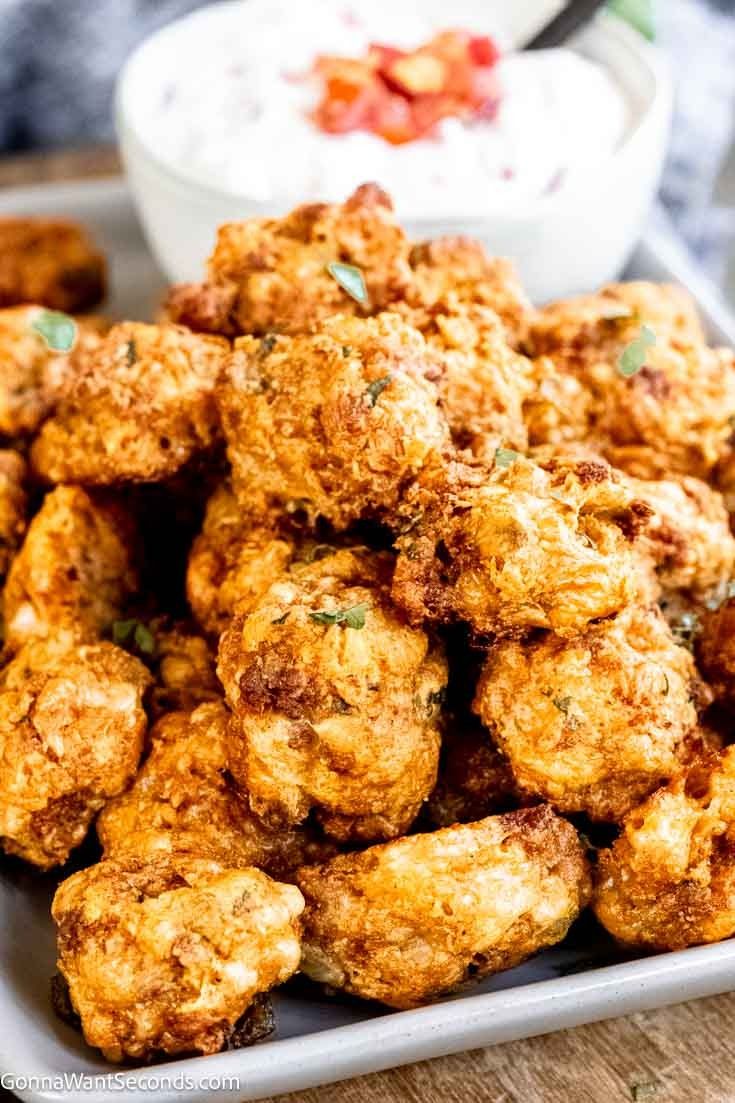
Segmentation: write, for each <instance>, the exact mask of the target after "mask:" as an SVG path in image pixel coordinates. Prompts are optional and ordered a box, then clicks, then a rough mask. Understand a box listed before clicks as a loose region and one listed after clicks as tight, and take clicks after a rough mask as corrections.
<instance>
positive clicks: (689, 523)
mask: <svg viewBox="0 0 735 1103" xmlns="http://www.w3.org/2000/svg"><path fill="white" fill-rule="evenodd" d="M631 486H632V489H633V490H634V492H635V494H636V497H638V498H640V500H641V501H642V502H645V503H646V505H648V506H649V507H650V508H651V510H652V511H653V512H652V516H651V518H650V519H649V520H648V522H647V523H646V527H645V532H644V537H643V545H644V546H645V547H646V550H647V551H648V552H649V553H650V555H651V556H652V558H653V561H654V563H655V564H656V570H657V575H658V579H659V582H660V584H661V586H662V588H663V590H664V593H665V594H668V593H670V592H671V591H675V590H681V591H684V592H686V593H688V594H690V595H691V596H692V597H693V598H694V599H695V600H704V599H706V598H707V597H708V595H710V594H717V593H718V592H720V591H721V590H722V589H723V587H724V586H725V585H726V583H727V582H728V580H729V579H730V576H731V575H732V574H733V572H734V570H735V539H734V538H733V536H732V534H731V532H730V525H729V517H728V513H727V510H726V508H725V503H724V501H723V499H722V495H721V494H719V493H718V492H717V491H716V490H713V489H712V487H710V486H708V485H707V483H704V482H702V481H701V480H700V479H693V478H690V477H688V476H686V475H679V476H677V477H676V479H661V480H657V481H644V480H641V479H637V480H632V479H631Z"/></svg>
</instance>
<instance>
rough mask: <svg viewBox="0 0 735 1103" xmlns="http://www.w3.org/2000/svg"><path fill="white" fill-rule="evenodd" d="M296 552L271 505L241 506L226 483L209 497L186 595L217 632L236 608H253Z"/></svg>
mask: <svg viewBox="0 0 735 1103" xmlns="http://www.w3.org/2000/svg"><path fill="white" fill-rule="evenodd" d="M295 552H296V541H295V540H293V539H289V537H288V536H287V534H286V532H285V531H284V529H283V526H279V524H278V518H277V517H276V516H274V513H273V510H268V509H267V508H266V507H263V508H262V509H258V508H257V507H251V509H247V508H243V507H242V506H240V505H239V504H238V501H237V498H236V497H235V495H234V494H233V492H232V489H231V487H230V485H229V483H222V484H221V486H219V487H218V488H217V489H216V490H215V492H214V494H213V495H212V496H211V498H210V499H209V501H208V502H207V509H206V513H205V515H204V524H203V525H202V531H201V532H200V534H199V535H198V536H197V538H196V539H195V541H194V543H193V545H192V548H191V552H190V554H189V562H188V566H187V571H186V596H187V598H188V600H189V605H190V606H191V609H192V612H193V614H194V616H195V617H196V619H197V621H198V622H199V624H200V625H201V626H202V628H203V629H204V631H205V632H209V633H211V634H212V635H219V634H220V632H222V631H223V630H224V629H225V628H226V627H227V625H228V624H229V622H230V620H231V618H232V615H233V613H234V611H235V609H236V608H238V609H239V610H240V612H244V613H247V612H249V610H250V608H251V607H252V606H253V605H254V604H255V602H256V601H257V600H258V598H260V597H261V596H262V595H263V594H264V593H265V591H266V590H267V589H268V587H269V586H270V585H271V583H272V582H274V581H275V579H276V578H277V577H278V576H279V574H281V572H282V571H284V570H286V568H287V567H288V565H289V564H290V563H291V561H292V559H293V557H294V555H295Z"/></svg>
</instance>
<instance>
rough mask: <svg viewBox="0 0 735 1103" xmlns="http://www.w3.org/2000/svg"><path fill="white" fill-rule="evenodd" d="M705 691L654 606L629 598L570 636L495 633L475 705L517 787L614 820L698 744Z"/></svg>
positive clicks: (563, 807) (669, 774)
mask: <svg viewBox="0 0 735 1103" xmlns="http://www.w3.org/2000/svg"><path fill="white" fill-rule="evenodd" d="M700 693H701V694H704V693H705V691H704V690H703V687H702V686H701V683H699V682H698V680H697V674H696V669H695V666H694V661H693V659H692V656H691V655H690V653H689V652H688V651H687V650H686V649H685V648H684V647H680V646H678V645H677V644H676V643H675V641H674V638H673V636H672V634H671V630H670V628H669V626H668V625H667V623H666V621H665V620H664V618H663V615H662V614H661V612H660V611H659V609H658V608H657V607H656V606H650V607H647V608H642V607H636V606H630V607H628V608H627V609H625V610H623V611H622V612H621V613H619V614H618V616H617V617H615V618H613V619H609V620H604V621H601V622H600V623H599V624H592V625H589V626H588V627H587V628H586V629H585V630H584V631H583V632H582V633H580V635H578V636H576V637H574V638H573V639H561V638H560V637H558V636H555V635H552V634H550V633H546V634H544V635H543V636H541V637H540V638H538V639H531V640H528V641H515V640H512V641H511V640H509V641H505V642H503V643H500V644H498V645H497V646H496V647H494V648H493V649H492V650H491V651H490V653H489V655H488V658H487V663H486V665H485V668H484V670H483V673H482V675H481V677H480V681H479V683H478V687H477V694H476V697H475V703H474V709H475V712H476V713H477V714H478V715H479V717H480V719H481V720H482V722H483V724H485V726H486V727H487V729H488V731H489V733H490V735H491V736H492V738H493V739H494V740H495V741H496V742H497V744H498V745H499V747H500V749H501V750H502V751H503V752H504V753H505V754H506V755H507V757H508V760H509V762H510V766H511V769H512V771H513V775H514V777H515V779H516V781H517V783H518V785H519V786H520V788H521V789H524V790H525V791H526V792H528V793H531V794H533V795H535V796H537V797H540V798H542V799H543V800H548V801H550V802H551V803H552V804H553V805H554V806H555V807H556V808H558V809H559V810H560V811H562V812H585V813H586V814H587V815H588V816H589V817H590V818H591V819H594V820H613V821H615V820H619V819H620V818H621V817H622V816H624V815H625V813H626V812H629V811H630V809H631V808H633V807H634V806H635V805H636V804H637V803H638V802H639V801H640V800H642V799H643V798H644V797H646V796H647V795H648V794H649V793H650V792H652V791H653V790H654V789H655V788H656V787H657V786H658V785H660V784H661V783H662V782H663V781H667V780H668V779H669V778H671V777H673V776H674V774H675V773H676V772H677V771H678V770H680V769H681V766H682V763H683V762H685V761H686V760H687V759H688V758H689V757H690V756H691V755H692V754H693V753H694V752H696V750H697V749H698V746H699V742H698V738H697V733H696V725H697V709H696V706H695V696H696V695H697V694H700ZM705 700H706V697H705Z"/></svg>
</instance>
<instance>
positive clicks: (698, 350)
mask: <svg viewBox="0 0 735 1103" xmlns="http://www.w3.org/2000/svg"><path fill="white" fill-rule="evenodd" d="M642 325H647V326H649V328H650V329H652V330H653V332H654V334H655V343H654V344H653V345H652V346H650V347H649V348H648V349H647V350H646V362H645V364H644V365H643V367H642V368H641V369H640V370H639V371H637V372H636V373H635V374H633V375H631V376H628V377H626V376H625V375H623V374H622V373H621V371H620V369H619V363H618V361H619V358H620V356H621V354H622V353H623V351H624V350H625V348H626V347H627V346H628V345H629V344H630V343H631V342H633V341H635V340H636V339H637V338H639V336H640V334H641V326H642ZM526 350H527V351H529V352H530V353H531V354H532V355H534V356H543V355H547V356H550V357H551V358H552V359H553V360H554V361H555V362H556V365H557V368H558V369H560V370H563V371H564V372H566V373H568V374H569V375H571V376H573V377H575V378H576V379H577V380H578V382H579V383H580V384H581V385H582V386H583V387H584V388H585V389H586V390H587V391H588V393H589V401H588V403H586V404H575V406H574V407H573V408H572V410H573V412H572V413H570V416H571V417H575V416H578V415H579V414H582V415H583V418H584V420H580V421H579V422H577V423H576V424H570V425H568V426H567V429H566V431H565V433H564V434H561V433H560V430H559V426H558V425H556V426H554V427H553V436H552V437H551V438H549V440H550V442H551V443H553V442H555V441H558V440H559V439H562V436H564V437H565V438H566V439H571V438H576V439H577V440H585V439H590V438H591V439H592V440H594V441H595V442H596V443H597V447H598V448H599V449H601V450H602V451H603V452H604V454H605V456H606V457H607V459H609V460H610V462H611V463H613V464H615V466H617V467H621V468H622V469H623V470H625V471H628V472H629V473H630V474H632V475H636V476H638V477H640V478H644V479H656V478H662V477H664V476H666V475H667V474H672V473H674V474H676V473H678V474H684V475H694V476H697V477H699V478H703V479H706V478H707V477H708V475H709V474H710V473H711V471H712V469H713V468H714V466H715V464H716V463H717V462H718V460H719V459H720V458H721V457H722V456H723V454H724V452H725V450H726V447H727V443H728V441H729V438H730V435H731V433H732V426H731V419H732V418H733V417H735V357H734V354H733V352H732V351H731V350H729V349H709V348H707V347H706V346H705V345H704V344H703V343H702V342H701V329H700V327H699V323H698V321H697V319H696V317H694V316H693V315H692V313H691V311H690V310H689V308H688V306H687V305H686V303H684V305H682V303H681V301H680V298H679V296H678V294H677V293H676V291H672V290H671V289H667V288H666V287H664V288H659V287H657V286H655V285H652V284H643V283H639V284H633V285H626V284H618V285H612V287H609V288H606V289H603V291H601V292H600V293H599V294H597V295H588V296H582V297H581V298H579V299H569V300H566V301H564V302H559V303H554V304H552V305H551V306H549V307H546V308H545V309H544V310H542V311H540V312H539V313H538V315H537V316H536V317H535V318H534V319H533V321H532V323H531V327H530V334H529V337H528V340H527V342H526ZM533 442H534V443H538V444H541V443H546V442H547V441H546V440H543V439H541V427H540V425H537V426H536V428H535V432H534V436H533Z"/></svg>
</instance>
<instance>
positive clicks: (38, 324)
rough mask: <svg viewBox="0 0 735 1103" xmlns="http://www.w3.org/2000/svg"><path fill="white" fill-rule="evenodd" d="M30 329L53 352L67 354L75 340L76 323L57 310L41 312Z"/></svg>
mask: <svg viewBox="0 0 735 1103" xmlns="http://www.w3.org/2000/svg"><path fill="white" fill-rule="evenodd" d="M31 329H32V330H34V331H35V332H36V333H38V334H40V335H41V337H43V339H44V341H45V342H46V344H47V345H48V347H49V348H50V349H51V350H52V351H53V352H69V351H70V350H71V349H72V348H73V347H74V342H75V341H76V339H77V323H76V322H75V321H74V319H73V318H70V317H69V315H68V314H62V313H61V311H58V310H42V311H41V312H40V314H39V315H38V316H37V317H36V318H35V319H34V320H33V322H32V323H31Z"/></svg>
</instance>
